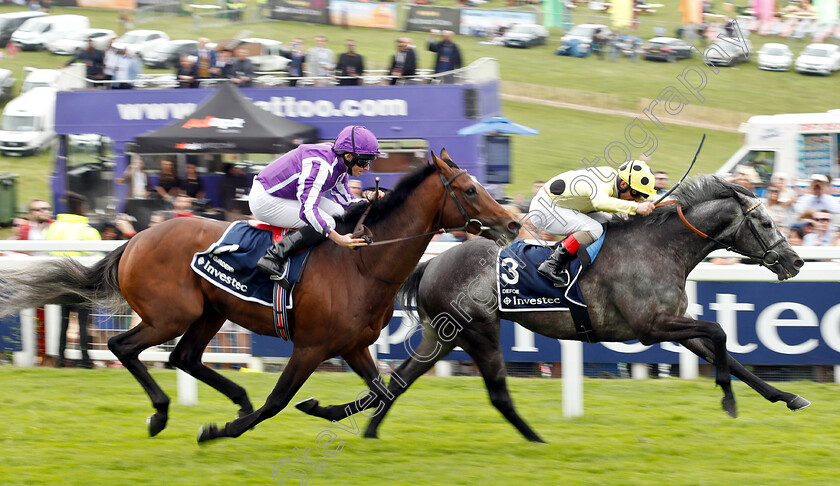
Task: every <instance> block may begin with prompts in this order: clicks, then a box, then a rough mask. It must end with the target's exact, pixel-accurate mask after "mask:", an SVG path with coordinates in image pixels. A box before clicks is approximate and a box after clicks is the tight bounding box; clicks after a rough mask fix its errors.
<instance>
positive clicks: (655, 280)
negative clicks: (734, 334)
mask: <svg viewBox="0 0 840 486" xmlns="http://www.w3.org/2000/svg"><path fill="white" fill-rule="evenodd" d="M672 198H673V200H675V201H676V202H677V203H678V204H670V205H665V206H661V207H658V208H657V209H656V210H655V211H654V212H653V213H652V214H651V215H650V216H648V217H647V218H639V217H635V218H630V220H628V221H626V222H624V223H617V224H611V226H610V228H609V230H608V233H607V234H608V236H607V239H606V241H605V242H604V245H603V248H602V249H601V251H600V254H599V256H598V258H597V260H596V261H595V262H594V263H593V264H592V265H591V266H590V267H589V268H588V269H587V270H586V271H585V272H584V273H583V274H582V275H581V276H580V285H581V288H582V291H583V295H584V297H585V298H586V302H587V306H588V309H589V313H590V316H591V320H592V326H593V329H594V333H595V340H597V341H613V342H620V341H628V340H633V339H638V340H639V341H640V342H642V343H643V344H646V345H651V344H656V343H660V342H665V341H676V342H679V343H680V344H682V345H683V346H685V347H686V348H688V349H689V350H691V351H692V352H694V353H695V354H697V355H698V356H700V357H701V358H703V359H705V360H706V361H708V362H710V363H712V364H714V365H715V370H716V383H717V384H718V385H720V387H721V388H722V389H723V394H724V397H723V400H722V406H723V409H724V410H725V411H726V412H727V413H728V414H729V415H731V416H733V417H735V416H736V415H737V412H736V404H735V398H734V395H733V393H732V388H731V383H730V370H731V373H733V374H734V375H735V376H737V377H738V378H739V379H741V380H742V381H743V382H744V383H746V384H747V385H749V386H750V387H751V388H753V389H754V390H756V391H757V392H758V393H759V394H761V396H763V397H764V398H766V399H767V400H769V401H771V402H777V401H780V400H781V401H784V402H785V403H786V404H787V407H788V408H789V409H791V410H799V409H802V408H805V407H807V406H808V405H810V402H809V401H808V400H805V399H804V398H802V397H800V396H798V395H794V394H792V393H787V392H782V391H780V390H778V389H776V388H774V387H772V386H770V385H769V384H767V383H766V382H764V381H763V380H761V379H760V378H758V377H757V376H755V375H754V374H752V373H751V372H749V371H748V370H747V369H746V368H744V367H743V366H742V365H741V364H740V363H738V362H737V361H736V360H735V359H734V358H732V356H730V355H729V354H728V353H727V352H726V335H725V333H724V331H723V329H722V328H721V326H720V325H719V324H718V323H716V322H710V321H698V320H695V319H693V318H691V317H690V316H688V315H687V314H686V309H687V306H688V297H687V295H686V293H685V282H686V278H687V276H688V274H689V273H690V272H691V270H692V269H693V268H694V267H695V266H696V265H697V264H698V263H699V262H700V261H702V260H703V259H704V258H706V256H707V255H708V254H709V253H710V252H711V251H713V250H715V249H718V248H730V249H732V250H734V251H738V252H740V253H742V254H744V255H746V256H749V257H751V258H753V259H756V260H758V261H759V262H760V263H761V264H762V265H763V266H765V267H766V268H768V269H769V270H771V271H773V272H774V273H775V274H776V275H777V276H778V278H779V280H786V279H788V278H791V277H793V276H795V275H796V274H797V273H799V269H800V268H801V267H802V265H803V261H802V259H801V258H800V257H799V255H797V254H796V252H795V251H794V250H793V249H792V248H791V247H790V245H789V244H788V243H787V241H786V240H785V238H784V237H783V236H782V235H781V233H780V232H779V230H778V229H777V227H776V225H775V224H774V222H773V220H772V219H771V217H770V215H769V213H768V212H767V210H766V209H765V208H764V206H762V205H761V204H760V200H759V199H757V198H756V197H755V196H754V195H753V194H752V193H751V192H749V191H747V190H746V189H744V188H742V187H741V186H737V185H735V184H731V183H729V182H725V181H723V180H722V179H720V178H718V177H714V176H697V177H694V178H691V179H689V180H687V181H686V182H685V183H684V184H683V185H682V186H681V187H679V188H678V189H677V190H676V191H675V192H674V193H673V194H672ZM683 209H684V210H685V212H684V213H683ZM700 235H702V236H700ZM498 251H499V248H498V246H497V245H496V244H494V243H493V242H490V241H485V240H481V239H473V240H469V241H467V242H466V243H463V244H461V245H458V246H457V247H455V248H453V249H451V250H448V251H446V252H444V253H443V254H441V255H440V256H438V257H437V258H434V259H432V260H430V261H428V262H425V263H422V264H420V265H419V266H418V267H417V269H416V270H415V271H414V273H413V274H412V275H411V276H410V277H409V279H408V280H407V281H406V282H405V284H404V285H403V287H402V288H401V290H400V292H399V293H398V295H397V298H398V300H399V301H400V303H401V304H402V306H403V308H406V309H407V308H409V306H410V305H411V304H412V303H416V305H417V310H418V314H419V317H420V320H421V323H422V336H423V337H422V341H421V343H420V344H419V346H418V347H417V348H415V349H414V355H413V356H411V357H409V359H407V360H406V361H404V362H403V363H402V365H401V366H400V367H399V368H398V369H397V370H395V372H394V376H392V379H391V381H390V383H389V386H388V389H387V392H386V391H384V390H383V391H379V392H375V393H376V395H377V396H376V397H367V399H366V400H365V401H364V403H361V402H360V401H357V402H354V403H350V404H344V405H333V406H319V405H318V402H317V400H315V399H309V400H305V401H303V402H301V403H299V404H298V405H297V406H298V408H299V409H301V410H303V411H305V412H307V413H309V414H311V415H316V416H320V417H323V418H327V419H330V420H340V419H342V418H344V417H346V416H348V415H350V414H352V413H355V412H358V411H360V410H362V409H364V408H372V407H376V408H377V409H376V411H375V413H374V414H373V418H372V420H371V422H370V423H369V425H368V427H367V430H366V432H365V436H366V437H376V434H377V429H378V427H379V425H380V424H381V422H382V420H383V419H384V417H385V414H386V413H387V411H388V409H389V408H390V406H391V405H392V404H393V402H394V400H396V398H397V397H398V396H399V395H400V394H401V393H403V392H404V391H405V390H406V389H407V388H408V386H410V385H411V384H412V383H413V382H414V380H416V379H417V378H419V377H420V376H422V375H423V374H424V373H425V372H426V371H428V370H429V369H430V368H431V367H432V366H433V365H434V363H435V362H437V361H438V360H440V359H441V358H443V357H445V356H446V355H447V354H448V353H449V352H450V351H452V349H454V347H455V346H460V347H461V348H462V349H463V350H464V351H466V352H467V353H469V355H470V356H471V357H472V358H473V360H474V361H475V363H476V365H477V366H478V369H479V370H480V372H481V374H482V376H483V377H484V382H485V385H486V386H487V389H488V393H489V395H490V401H491V403H492V404H493V405H494V406H495V407H496V408H497V409H498V410H499V411H500V412H501V413H502V415H504V417H505V418H506V419H507V420H508V421H510V422H511V424H513V425H514V427H516V428H517V430H519V431H520V433H522V435H524V436H525V437H526V438H527V439H528V440H531V441H539V442H542V439H540V437H539V436H538V435H537V434H536V433H535V432H534V431H533V430H532V429H531V428H530V427H529V426H528V424H526V423H525V421H524V420H522V418H521V417H520V416H519V415H518V414H517V412H516V410H515V408H514V406H513V400H512V399H511V397H510V393H509V392H508V389H507V384H506V381H505V375H506V370H505V364H504V360H503V358H502V350H501V347H500V344H499V328H500V320H501V319H503V318H504V319H509V320H512V321H515V322H517V323H519V324H521V325H522V326H524V327H525V328H527V329H530V330H531V331H534V332H536V333H539V334H542V335H545V336H548V337H551V338H556V339H571V340H576V339H578V334H577V332H576V331H575V328H574V324H573V322H572V320H571V317H570V314H569V313H568V312H516V313H505V312H502V311H499V309H498V305H497V296H496V278H497V277H496V270H495V261H496V256H497V254H498ZM395 378H398V379H395ZM374 398H375V399H374ZM360 404H361V405H362V406H360ZM368 414H369V413H368Z"/></svg>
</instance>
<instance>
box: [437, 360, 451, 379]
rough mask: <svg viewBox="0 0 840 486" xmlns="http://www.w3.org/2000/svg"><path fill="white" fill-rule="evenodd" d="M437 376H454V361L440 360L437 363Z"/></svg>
mask: <svg viewBox="0 0 840 486" xmlns="http://www.w3.org/2000/svg"><path fill="white" fill-rule="evenodd" d="M435 376H452V362H451V361H444V360H440V361H438V362H437V363H435Z"/></svg>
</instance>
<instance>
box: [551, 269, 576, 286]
mask: <svg viewBox="0 0 840 486" xmlns="http://www.w3.org/2000/svg"><path fill="white" fill-rule="evenodd" d="M553 277H556V279H554V278H552V279H551V281H552V282H553V283H554V286H555V287H557V288H558V289H565V288H566V287H568V286H569V284H571V283H572V275H571V274H570V273H569V267H568V265H564V266H563V268H562V269H561V270H560V272H559V273H557V274H554V275H553ZM564 277H565V278H564Z"/></svg>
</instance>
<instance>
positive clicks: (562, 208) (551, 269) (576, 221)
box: [528, 160, 656, 287]
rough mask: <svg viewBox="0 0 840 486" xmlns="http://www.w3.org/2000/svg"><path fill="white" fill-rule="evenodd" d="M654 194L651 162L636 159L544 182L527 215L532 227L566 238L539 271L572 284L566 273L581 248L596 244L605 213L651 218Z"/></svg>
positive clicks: (561, 281)
mask: <svg viewBox="0 0 840 486" xmlns="http://www.w3.org/2000/svg"><path fill="white" fill-rule="evenodd" d="M654 194H656V190H655V189H654V177H653V172H652V171H651V170H650V167H648V165H647V163H645V162H643V161H641V160H633V161H630V162H625V163H624V164H622V165H621V166H620V167H619V168H618V170H616V169H613V168H612V167H590V168H586V169H578V170H571V171H568V172H564V173H562V174H560V175H558V176H556V177H554V178H553V179H551V180H549V181H548V182H546V183H545V185H544V186H543V187H542V189H540V190H539V192H538V193H537V195H536V196H534V199H533V200H532V201H531V207H530V211H529V213H528V214H529V216H530V218H531V221H532V222H533V223H534V226H536V227H537V228H539V229H541V230H543V231H546V232H548V233H551V234H553V235H558V236H560V235H562V236H565V237H566V238H565V239H564V240H563V241H562V242H560V244H558V245H557V248H556V249H555V250H554V253H553V254H552V255H551V256H550V257H549V258H548V259H547V260H546V261H544V262H543V263H542V264H541V265H540V267H539V269H538V272H539V273H540V274H541V275H543V276H544V277H546V278H548V279H549V280H551V281H552V282H554V283H555V285H557V286H560V287H565V286H567V285H568V284H569V273H568V271H567V270H566V269H565V267H566V263H568V262H570V261H571V260H572V258H574V255H575V254H576V253H577V251H578V249H579V248H580V247H581V246H583V247H586V246H587V245H590V244H592V243H593V242H594V241H595V240H597V239H598V238H600V237H601V235H602V234H603V232H604V229H603V226H602V224H603V223H605V222H607V221H608V220H609V215H607V214H605V213H624V214H628V215H632V214H639V215H642V216H647V215H648V214H650V213H651V211H653V208H654V203H653V202H651V201H645V199H647V198H648V197H649V196H652V195H654Z"/></svg>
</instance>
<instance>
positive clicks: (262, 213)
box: [248, 178, 344, 228]
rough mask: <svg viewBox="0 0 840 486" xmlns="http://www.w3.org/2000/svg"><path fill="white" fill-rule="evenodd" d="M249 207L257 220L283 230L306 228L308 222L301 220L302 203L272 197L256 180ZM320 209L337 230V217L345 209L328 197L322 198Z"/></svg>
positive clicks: (329, 223)
mask: <svg viewBox="0 0 840 486" xmlns="http://www.w3.org/2000/svg"><path fill="white" fill-rule="evenodd" d="M248 206H249V207H250V208H251V214H253V215H254V217H255V218H257V219H259V220H260V221H264V222H266V223H268V224H272V225H274V226H279V227H281V228H302V227H304V226H306V222H305V221H303V220H302V219H300V208H301V204H300V201H297V200H295V199H283V198H280V197H274V196H272V195H271V194H269V193H267V192H266V191H265V188H264V187H263V185H262V183H260V181H258V180H257V179H256V178H255V179H254V184H253V186H251V193H250V194H249V195H248ZM318 209H320V210H321V215H322V216H323V217H324V219H325V220H326V222H327V225H328V226H329V227H330V228H335V217H336V216H341V215H342V214H344V207H342V206H341V205H340V204H338V203H337V202H335V201H333V200H332V199H329V198H326V197H321V200H320V201H319V202H318Z"/></svg>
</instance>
